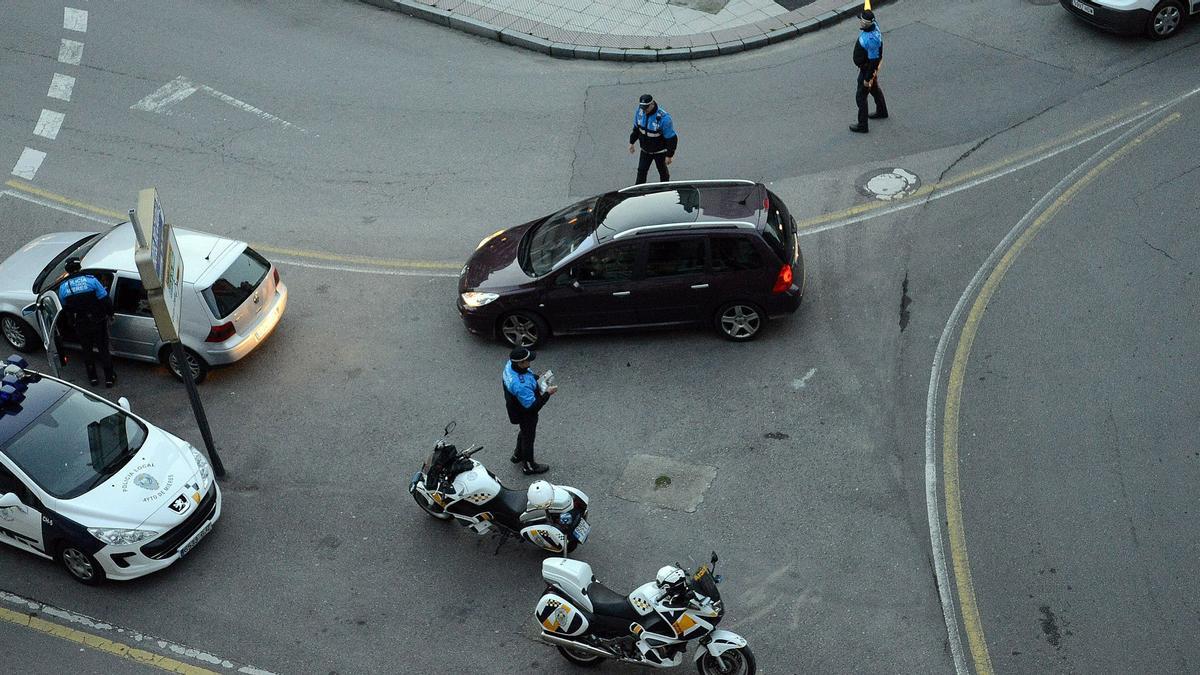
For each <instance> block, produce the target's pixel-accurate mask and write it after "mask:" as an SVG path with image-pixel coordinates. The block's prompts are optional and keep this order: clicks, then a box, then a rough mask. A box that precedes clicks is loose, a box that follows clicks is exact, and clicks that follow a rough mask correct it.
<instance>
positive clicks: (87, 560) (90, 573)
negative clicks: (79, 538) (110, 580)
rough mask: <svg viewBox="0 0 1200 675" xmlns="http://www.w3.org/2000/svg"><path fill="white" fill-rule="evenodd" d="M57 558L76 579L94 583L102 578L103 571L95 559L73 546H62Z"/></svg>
mask: <svg viewBox="0 0 1200 675" xmlns="http://www.w3.org/2000/svg"><path fill="white" fill-rule="evenodd" d="M59 558H60V559H61V560H62V564H63V567H65V568H67V572H69V573H70V574H71V576H72V577H75V579H76V580H77V581H81V582H83V583H85V584H96V583H99V582H100V581H101V580H102V579H104V571H103V570H101V569H100V567H99V565H97V564H96V561H95V559H94V558H92V556H90V555H88V554H86V553H84V552H83V551H80V550H79V549H77V548H75V547H73V546H68V547H66V548H64V549H63V550H62V552H60V553H59Z"/></svg>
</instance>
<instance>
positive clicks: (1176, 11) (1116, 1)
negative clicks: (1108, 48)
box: [1058, 0, 1200, 40]
mask: <svg viewBox="0 0 1200 675" xmlns="http://www.w3.org/2000/svg"><path fill="white" fill-rule="evenodd" d="M1058 2H1059V4H1061V5H1062V6H1063V7H1064V8H1065V9H1066V10H1067V11H1068V12H1070V13H1071V14H1074V15H1075V16H1077V17H1079V18H1080V19H1083V20H1084V21H1086V22H1088V23H1090V24H1092V25H1093V26H1097V27H1099V28H1103V29H1104V30H1107V31H1112V32H1114V33H1126V34H1128V33H1142V34H1144V35H1146V36H1147V37H1149V38H1151V39H1153V40H1164V39H1166V38H1169V37H1171V36H1172V35H1174V34H1176V33H1178V32H1179V29H1180V28H1182V27H1183V24H1184V23H1185V22H1186V21H1188V20H1189V17H1192V16H1195V15H1196V14H1200V0H1058Z"/></svg>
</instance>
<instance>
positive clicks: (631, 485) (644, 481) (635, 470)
mask: <svg viewBox="0 0 1200 675" xmlns="http://www.w3.org/2000/svg"><path fill="white" fill-rule="evenodd" d="M716 477H717V469H716V468H715V467H711V466H705V465H703V464H687V463H685V462H680V461H678V460H675V459H671V458H670V457H660V456H658V455H634V456H633V457H630V458H629V463H628V464H626V465H625V472H624V473H622V474H621V477H620V478H619V479H618V480H617V482H616V484H615V485H614V486H613V489H612V493H613V496H615V497H619V498H621V499H624V500H626V501H631V502H639V503H642V504H653V505H655V506H659V507H662V508H664V509H671V510H672V511H686V512H688V513H695V512H696V508H697V507H698V506H700V502H702V501H704V493H705V491H706V490H708V486H709V485H711V484H712V482H713V479H714V478H716Z"/></svg>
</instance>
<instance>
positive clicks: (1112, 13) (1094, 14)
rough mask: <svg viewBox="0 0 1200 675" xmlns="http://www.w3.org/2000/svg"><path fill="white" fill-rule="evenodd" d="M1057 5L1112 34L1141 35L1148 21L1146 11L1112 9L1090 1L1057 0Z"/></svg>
mask: <svg viewBox="0 0 1200 675" xmlns="http://www.w3.org/2000/svg"><path fill="white" fill-rule="evenodd" d="M1058 3H1059V4H1060V5H1062V6H1063V9H1066V10H1067V11H1068V12H1070V13H1071V14H1073V15H1075V16H1077V17H1079V18H1080V19H1083V20H1084V21H1086V22H1088V23H1090V24H1092V25H1093V26H1096V27H1097V28H1102V29H1104V30H1107V31H1111V32H1113V33H1122V34H1131V33H1141V32H1142V31H1144V30H1145V29H1146V22H1148V21H1149V20H1150V10H1148V9H1113V8H1111V7H1105V6H1103V5H1098V4H1096V3H1095V2H1092V1H1091V0H1058Z"/></svg>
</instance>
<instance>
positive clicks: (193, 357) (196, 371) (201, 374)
mask: <svg viewBox="0 0 1200 675" xmlns="http://www.w3.org/2000/svg"><path fill="white" fill-rule="evenodd" d="M183 357H184V359H186V360H187V363H188V367H189V368H191V370H192V382H195V383H196V384H200V383H201V382H203V381H204V378H206V377H208V362H207V361H205V360H204V359H203V358H201V356H200V355H199V354H197V353H196V352H194V351H192V350H190V349H188V348H187V347H184V348H183ZM159 359H160V360H161V361H162V364H163V365H164V366H166V367H167V370H169V371H171V374H172V375H174V376H175V377H176V379H178V380H179V381H180V382H183V375H182V374H180V372H179V367H178V366H177V365H176V364H175V350H174V349H172V348H171V347H170V346H167V347H165V348H163V351H162V355H161V356H160V357H159Z"/></svg>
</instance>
